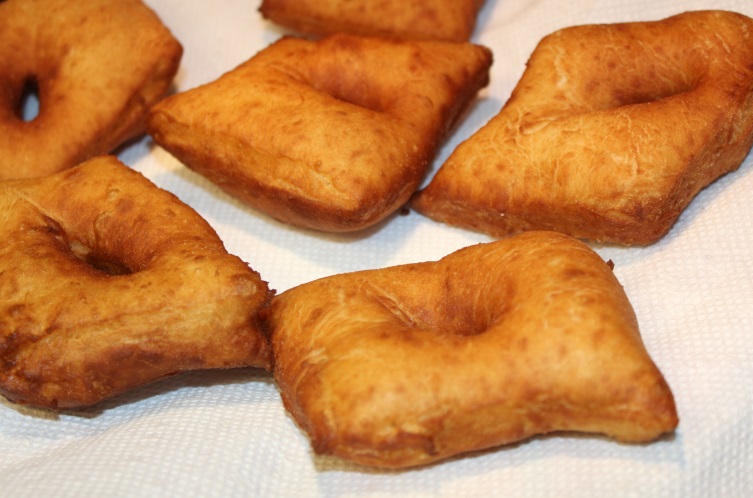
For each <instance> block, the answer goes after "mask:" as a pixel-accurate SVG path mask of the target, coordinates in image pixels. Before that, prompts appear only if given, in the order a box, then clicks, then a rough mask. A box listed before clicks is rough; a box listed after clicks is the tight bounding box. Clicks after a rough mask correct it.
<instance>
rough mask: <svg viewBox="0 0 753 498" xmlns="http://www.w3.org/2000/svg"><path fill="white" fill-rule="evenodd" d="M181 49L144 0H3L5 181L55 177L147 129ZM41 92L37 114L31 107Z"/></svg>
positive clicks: (0, 125)
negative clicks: (27, 109) (29, 101)
mask: <svg viewBox="0 0 753 498" xmlns="http://www.w3.org/2000/svg"><path fill="white" fill-rule="evenodd" d="M181 55H182V47H181V45H180V44H179V42H178V41H177V40H176V39H175V38H174V37H173V36H172V34H171V33H170V32H169V31H168V29H167V28H166V27H165V26H164V25H163V24H162V22H161V21H160V19H159V18H158V17H157V16H156V14H155V13H154V12H153V11H152V10H150V9H149V8H148V7H147V6H145V5H144V4H143V3H142V2H141V1H140V0H77V1H75V2H71V1H68V0H5V1H2V2H0V180H2V179H12V178H29V177H35V176H44V175H47V174H52V173H55V172H57V171H60V170H63V169H65V168H69V167H71V166H75V165H76V164H79V163H81V162H83V161H85V160H86V159H89V158H91V157H94V156H96V155H100V154H106V153H109V152H111V151H113V150H114V149H115V148H116V147H118V146H119V145H122V144H123V143H124V142H126V141H128V140H129V139H132V138H135V137H136V136H138V135H139V134H142V133H144V130H145V118H146V113H147V110H148V109H149V108H150V107H151V106H152V105H153V104H154V103H155V102H157V101H158V100H159V99H161V98H162V97H163V96H164V94H165V93H166V92H167V90H168V88H169V86H170V83H171V82H172V80H173V77H174V76H175V73H176V72H177V70H178V65H179V62H180V59H181ZM34 97H36V98H37V99H38V113H37V114H36V116H32V119H30V117H28V116H26V117H25V116H24V115H23V112H22V109H21V108H22V107H23V106H24V102H25V100H27V99H32V98H34Z"/></svg>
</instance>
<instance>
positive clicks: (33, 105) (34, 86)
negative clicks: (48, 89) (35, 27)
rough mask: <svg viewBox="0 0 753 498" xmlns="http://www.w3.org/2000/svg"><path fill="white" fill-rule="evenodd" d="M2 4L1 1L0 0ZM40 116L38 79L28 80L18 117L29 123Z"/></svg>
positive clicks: (19, 106)
mask: <svg viewBox="0 0 753 498" xmlns="http://www.w3.org/2000/svg"><path fill="white" fill-rule="evenodd" d="M0 3H1V0H0ZM37 116H39V84H38V83H37V80H36V78H33V77H32V78H27V79H26V81H25V82H24V87H23V89H22V90H21V98H20V99H19V101H18V117H19V118H21V120H23V121H26V122H29V121H34V120H35V119H36V118H37Z"/></svg>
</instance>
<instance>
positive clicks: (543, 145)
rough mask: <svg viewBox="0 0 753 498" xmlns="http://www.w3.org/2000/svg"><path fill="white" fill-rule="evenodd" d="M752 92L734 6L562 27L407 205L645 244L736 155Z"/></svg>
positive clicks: (490, 226)
mask: <svg viewBox="0 0 753 498" xmlns="http://www.w3.org/2000/svg"><path fill="white" fill-rule="evenodd" d="M752 104H753V20H751V19H749V18H747V17H745V16H743V15H740V14H736V13H732V12H722V11H701V12H688V13H685V14H681V15H677V16H674V17H671V18H668V19H665V20H662V21H655V22H636V23H627V24H613V25H589V26H577V27H572V28H567V29H563V30H561V31H557V32H555V33H553V34H551V35H549V36H547V37H545V38H544V39H543V40H542V41H541V42H540V43H539V45H538V47H537V48H536V50H535V51H534V52H533V54H532V55H531V58H530V60H529V63H528V67H527V69H526V71H525V72H524V74H523V76H522V78H521V80H520V82H519V83H518V85H517V87H516V88H515V90H514V91H513V93H512V96H511V97H510V99H509V101H508V102H507V103H506V104H505V106H504V108H503V109H502V111H501V112H500V113H499V114H498V115H497V116H496V117H494V118H492V120H491V121H490V122H489V123H488V124H487V125H486V126H484V127H483V128H482V129H481V130H479V131H478V132H477V133H475V134H474V135H473V136H471V137H470V138H469V139H468V140H467V141H465V142H464V143H462V144H460V146H458V147H457V149H456V150H455V151H454V153H453V154H452V155H451V156H450V158H449V159H448V160H447V161H446V162H445V164H444V165H443V166H442V167H441V168H440V170H439V171H438V172H437V174H436V175H435V177H434V178H433V179H432V181H431V183H430V184H429V185H428V187H427V188H426V189H424V190H423V191H422V192H420V193H418V194H417V195H416V197H415V199H414V202H413V207H414V208H415V209H416V210H418V211H419V212H421V213H423V214H425V215H426V216H429V217H431V218H434V219H436V220H439V221H443V222H446V223H449V224H452V225H457V226H460V227H465V228H470V229H474V230H479V231H483V232H487V233H489V234H492V235H494V236H507V235H510V234H513V233H516V232H520V231H524V230H532V229H548V230H557V231H561V232H564V233H568V234H570V235H573V236H575V237H579V238H585V239H590V240H594V241H603V242H612V243H618V244H650V243H653V242H655V241H656V240H658V239H659V238H661V237H662V236H663V235H665V234H666V233H667V232H668V231H669V229H670V228H671V227H672V226H673V224H674V223H675V221H676V220H677V218H678V217H679V216H680V213H681V212H682V211H683V210H684V209H685V207H686V206H687V205H688V204H689V203H690V201H691V199H692V198H693V197H694V196H695V195H696V194H697V193H698V192H699V191H700V190H701V189H702V188H703V187H705V186H706V185H708V184H709V183H711V182H712V181H714V180H715V179H716V178H718V177H719V176H721V175H723V174H725V173H727V172H729V171H732V170H735V169H736V168H737V167H738V166H739V165H740V164H741V162H742V161H743V159H744V158H745V156H746V155H747V154H748V152H749V150H750V148H751V143H752V142H753V113H752V112H751V105H752Z"/></svg>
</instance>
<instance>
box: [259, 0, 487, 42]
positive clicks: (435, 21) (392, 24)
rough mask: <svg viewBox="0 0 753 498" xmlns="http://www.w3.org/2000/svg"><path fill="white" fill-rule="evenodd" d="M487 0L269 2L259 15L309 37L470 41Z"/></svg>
mask: <svg viewBox="0 0 753 498" xmlns="http://www.w3.org/2000/svg"><path fill="white" fill-rule="evenodd" d="M482 4H483V0H431V1H426V0H377V1H374V0H264V1H262V4H261V8H260V9H259V11H260V12H261V13H262V15H263V16H264V17H265V18H267V19H269V20H271V21H274V22H276V23H278V24H280V25H282V26H286V27H289V28H292V29H294V30H296V31H299V32H302V33H306V34H309V35H329V34H333V33H352V34H357V35H367V36H386V37H396V38H402V39H425V40H445V41H455V42H462V41H468V39H469V38H470V37H471V34H472V33H473V28H474V26H475V24H476V16H477V15H478V11H479V9H480V8H481V5H482Z"/></svg>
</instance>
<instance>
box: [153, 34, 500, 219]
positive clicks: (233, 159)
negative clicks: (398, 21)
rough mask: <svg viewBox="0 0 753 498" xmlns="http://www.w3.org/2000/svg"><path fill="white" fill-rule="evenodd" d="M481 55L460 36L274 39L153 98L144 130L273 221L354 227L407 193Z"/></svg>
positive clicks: (476, 77) (484, 76)
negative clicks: (194, 84)
mask: <svg viewBox="0 0 753 498" xmlns="http://www.w3.org/2000/svg"><path fill="white" fill-rule="evenodd" d="M491 62H492V57H491V52H490V51H489V50H488V49H486V48H483V47H480V46H476V45H472V44H469V43H462V44H459V43H458V44H456V43H444V42H398V41H389V40H381V39H376V38H361V37H354V36H349V35H335V36H332V37H328V38H325V39H323V40H320V41H318V42H312V41H308V40H303V39H298V38H284V39H282V40H280V41H278V42H276V43H274V44H273V45H271V46H270V47H268V48H266V49H264V50H262V51H261V52H259V53H258V54H257V55H256V56H254V57H253V58H252V59H250V60H249V61H247V62H246V63H244V64H242V65H241V66H239V67H238V68H236V69H235V70H233V71H231V72H229V73H227V74H226V75H224V76H222V77H221V78H220V79H218V80H217V81H215V82H212V83H210V84H208V85H205V86H203V87H200V88H197V89H193V90H189V91H187V92H184V93H181V94H177V95H174V96H171V97H169V98H167V99H165V100H163V101H162V102H160V103H159V104H158V105H157V106H155V107H154V108H153V109H152V111H151V113H150V117H149V123H148V126H149V133H150V134H151V135H152V136H153V137H154V140H155V141H156V142H157V143H158V144H160V145H161V146H163V147H164V148H165V149H167V150H168V151H170V152H171V153H172V154H173V155H175V156H176V157H177V158H178V159H179V160H180V161H182V162H183V163H184V164H186V165H187V166H188V167H190V168H192V169H194V170H196V171H198V172H199V173H201V174H202V175H204V176H206V177H207V178H209V179H210V180H212V181H213V182H214V183H216V184H217V185H219V186H220V187H221V188H223V189H224V190H226V191H227V192H229V193H230V194H232V195H234V196H236V197H237V198H239V199H240V200H242V201H244V202H245V203H247V204H248V205H250V206H252V207H254V208H255V209H258V210H260V211H264V212H266V213H268V214H270V215H272V216H273V217H275V218H277V219H278V220H281V221H283V222H286V223H290V224H293V225H298V226H303V227H310V228H315V229H319V230H326V231H353V230H359V229H362V228H365V227H367V226H370V225H373V224H374V223H377V222H378V221H380V220H382V219H383V218H385V217H386V216H387V215H389V214H390V213H392V212H393V211H394V210H396V209H397V208H398V207H400V206H402V205H403V204H404V203H405V202H406V201H407V200H408V199H409V197H410V195H411V194H412V193H413V192H414V191H415V189H416V188H417V187H418V184H419V182H420V181H421V179H422V178H423V176H424V174H425V172H426V170H427V168H428V165H429V163H430V161H431V159H432V158H433V157H434V154H435V150H436V148H437V147H438V145H439V143H440V141H441V140H442V139H443V138H444V137H445V135H446V134H447V133H448V131H449V129H450V127H451V126H452V125H453V124H454V122H455V120H456V119H457V117H458V116H459V114H460V112H461V110H462V109H463V108H464V107H465V105H467V103H468V102H469V101H470V100H471V99H472V97H473V96H474V95H475V94H476V92H477V91H478V90H479V89H480V88H481V87H483V86H484V85H486V83H487V81H488V70H489V66H490V65H491Z"/></svg>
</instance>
